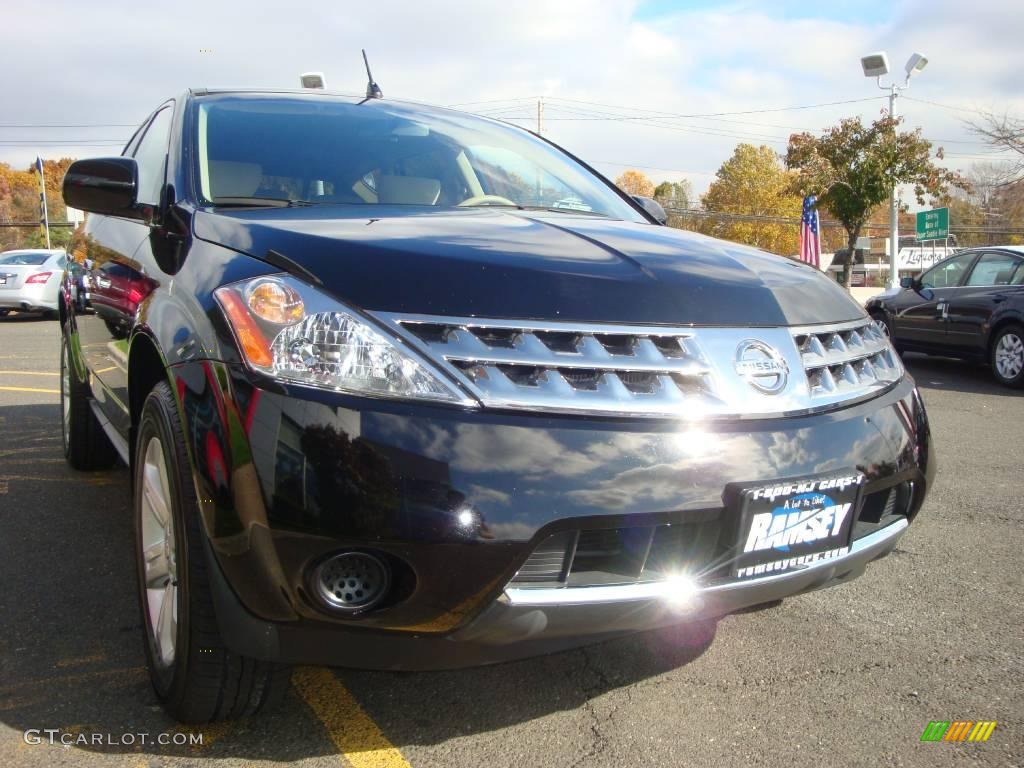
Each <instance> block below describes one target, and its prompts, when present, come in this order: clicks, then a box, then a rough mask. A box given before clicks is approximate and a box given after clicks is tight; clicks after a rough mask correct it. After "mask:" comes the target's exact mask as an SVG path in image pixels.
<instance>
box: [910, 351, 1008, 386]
mask: <svg viewBox="0 0 1024 768" xmlns="http://www.w3.org/2000/svg"><path fill="white" fill-rule="evenodd" d="M903 364H904V365H905V366H906V367H907V370H908V371H910V375H911V376H913V377H914V380H915V381H917V384H918V386H920V387H922V388H923V389H941V390H946V391H951V392H964V393H969V394H975V395H1002V396H1005V397H1019V396H1020V394H1021V392H1024V390H1020V389H1013V388H1011V387H1004V386H1003V385H1002V384H1000V383H998V382H997V381H996V380H995V378H994V377H993V376H992V371H991V370H990V369H989V367H988V366H987V365H982V364H981V363H977V362H973V361H967V360H956V359H954V358H951V357H932V356H931V355H922V354H918V353H916V352H907V353H905V354H904V355H903Z"/></svg>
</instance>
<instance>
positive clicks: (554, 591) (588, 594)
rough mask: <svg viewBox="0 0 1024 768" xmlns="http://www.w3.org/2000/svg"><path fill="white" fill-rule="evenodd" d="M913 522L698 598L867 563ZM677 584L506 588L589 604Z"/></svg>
mask: <svg viewBox="0 0 1024 768" xmlns="http://www.w3.org/2000/svg"><path fill="white" fill-rule="evenodd" d="M909 525H910V523H908V522H907V521H906V520H905V519H904V520H898V521H896V522H895V523H893V524H892V525H889V526H886V527H885V528H883V529H882V530H880V531H875V532H874V533H872V534H869V535H868V536H865V537H864V538H862V539H857V540H856V541H854V542H853V544H852V545H851V546H850V551H849V552H847V553H846V554H845V555H842V556H840V557H835V558H833V559H831V560H822V561H819V562H817V563H812V564H810V565H805V566H803V567H802V568H797V569H794V570H792V571H787V572H785V573H779V574H774V575H771V576H761V577H758V578H754V579H744V580H742V581H731V582H727V583H725V584H714V585H711V586H706V587H698V589H697V591H696V592H695V593H694V596H695V597H698V598H699V597H702V596H706V595H714V594H721V593H727V592H742V591H744V590H746V589H750V590H756V589H757V588H758V587H761V586H765V585H784V584H785V583H786V582H787V581H804V580H805V579H806V577H807V576H809V575H812V574H815V573H816V572H817V571H822V570H825V569H828V568H835V567H836V566H839V565H847V564H849V563H854V564H857V563H860V562H863V563H865V564H866V563H867V562H869V561H870V560H872V559H874V557H876V556H877V555H878V554H880V553H882V552H885V551H886V550H887V549H888V548H890V547H891V546H892V545H895V543H896V541H897V540H898V539H899V538H900V536H902V535H903V533H904V532H905V531H906V530H907V528H908V527H909ZM676 589H677V587H676V586H675V585H674V584H673V583H672V582H669V581H648V582H643V583H638V584H616V585H613V586H600V587H555V588H552V587H540V588H534V589H531V588H529V587H511V588H508V589H506V590H505V596H506V597H507V598H508V600H509V602H510V603H511V604H512V605H529V606H554V605H588V604H594V603H621V602H630V601H636V600H659V599H666V598H670V597H672V596H673V594H674V592H675V591H676Z"/></svg>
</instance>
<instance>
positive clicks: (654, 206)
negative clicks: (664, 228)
mask: <svg viewBox="0 0 1024 768" xmlns="http://www.w3.org/2000/svg"><path fill="white" fill-rule="evenodd" d="M630 197H632V198H633V199H634V200H636V202H637V203H639V205H640V207H641V208H643V209H644V210H645V211H647V213H649V214H650V215H651V216H653V217H654V220H655V221H657V222H658V223H659V224H667V223H668V214H667V213H665V209H664V208H662V207H661V203H659V202H658V201H657V200H655V199H654V198H653V197H644V196H643V195H630Z"/></svg>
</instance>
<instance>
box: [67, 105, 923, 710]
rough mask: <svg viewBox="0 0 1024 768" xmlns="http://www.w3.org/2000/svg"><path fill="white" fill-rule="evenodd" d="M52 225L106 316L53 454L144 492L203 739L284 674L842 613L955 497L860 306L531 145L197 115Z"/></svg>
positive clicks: (359, 125) (167, 631) (503, 132)
mask: <svg viewBox="0 0 1024 768" xmlns="http://www.w3.org/2000/svg"><path fill="white" fill-rule="evenodd" d="M64 197H65V200H66V201H67V203H68V204H69V205H72V206H74V207H77V208H79V209H84V210H87V211H90V212H91V213H90V215H89V217H88V220H87V222H86V225H85V228H84V232H83V233H82V235H81V236H80V237H79V238H78V240H77V241H76V242H75V243H74V245H73V249H74V251H75V253H76V255H77V257H78V258H79V259H80V260H82V261H85V259H89V263H90V264H91V265H93V269H94V274H95V275H96V280H95V282H94V285H95V293H94V298H93V303H94V305H95V306H96V308H97V312H96V313H95V314H76V313H75V311H74V310H75V308H74V306H73V305H72V304H71V302H70V301H65V303H64V305H63V306H62V308H61V321H62V327H63V332H64V344H63V346H62V351H61V371H62V377H61V382H62V386H61V391H62V402H63V406H64V411H63V412H64V420H63V436H64V449H65V453H66V455H67V457H68V459H69V461H70V462H71V464H72V465H73V466H75V467H77V468H80V469H88V468H96V467H103V466H109V465H110V464H111V463H112V462H113V461H114V460H115V458H116V457H117V456H120V457H122V459H123V460H124V461H125V462H126V463H128V464H129V465H130V467H131V472H132V478H133V488H134V497H133V506H132V508H133V514H134V516H135V521H136V532H137V533H136V563H137V573H138V583H139V596H140V602H141V606H142V611H143V616H144V628H145V637H146V654H147V659H148V664H149V670H150V676H151V679H152V682H153V686H154V689H155V690H156V693H157V696H158V697H159V699H160V701H161V702H163V704H164V705H165V706H166V707H167V709H168V710H169V711H170V712H171V713H172V714H173V715H174V716H175V717H177V718H179V719H182V720H188V721H203V720H210V719H213V718H221V717H230V716H235V715H241V714H246V713H251V712H255V711H258V710H261V709H265V708H266V707H268V706H270V705H271V704H272V703H273V702H274V701H276V700H278V699H279V698H280V696H281V694H282V692H283V690H284V688H285V686H286V685H287V680H288V671H287V670H288V667H287V665H288V664H293V663H316V664H336V665H344V666H359V667H371V668H383V669H429V668H440V667H457V666H465V665H473V664H481V663H487V662H493V661H499V660H502V659H510V658H516V657H522V656H526V655H529V654H536V653H544V652H549V651H555V650H559V649H562V648H567V647H571V646H574V645H579V644H581V643H585V642H594V641H597V640H602V639H605V638H609V637H613V636H615V635H619V634H622V633H624V632H631V631H636V630H641V629H647V628H652V627H658V626H662V625H665V624H669V623H672V622H679V621H684V620H687V619H693V618H697V617H702V616H705V617H715V616H720V615H723V614H726V613H729V612H732V611H735V610H737V609H740V608H745V607H749V606H752V605H758V604H763V603H770V602H772V601H775V600H778V599H780V598H783V597H788V596H790V595H795V594H798V593H801V592H805V591H808V590H812V589H818V588H820V587H824V586H828V585H831V584H836V583H840V582H843V581H846V580H849V579H852V578H855V577H856V576H858V575H860V574H861V573H862V572H863V571H864V569H865V567H866V566H867V564H868V563H869V562H870V561H872V560H875V559H877V558H879V557H881V556H883V555H885V554H887V553H888V552H890V551H891V550H892V549H893V547H894V546H895V545H896V542H897V540H898V539H899V538H900V536H902V535H903V533H904V532H905V531H906V529H907V527H908V526H909V524H910V523H911V521H912V520H913V519H914V518H915V516H916V515H917V513H918V510H919V509H920V508H921V504H922V502H923V500H924V498H925V494H926V492H927V491H928V488H929V486H930V483H931V480H932V478H933V476H934V472H935V461H934V458H933V456H932V451H931V445H930V436H929V430H928V421H927V418H926V415H925V410H924V407H923V405H922V402H921V399H920V397H919V396H918V393H917V390H916V388H915V385H914V382H913V381H912V380H911V378H910V377H909V376H908V375H907V374H906V372H905V371H904V369H903V367H902V365H901V363H900V360H899V357H898V356H897V355H896V353H895V351H894V350H893V349H892V347H891V346H890V344H889V341H888V340H887V339H886V338H885V336H884V335H883V334H882V333H881V332H880V331H879V330H878V329H877V328H876V327H875V325H874V323H873V322H872V321H871V318H870V317H868V316H867V315H866V314H865V312H864V310H863V309H862V308H861V307H859V306H858V305H857V304H855V303H854V302H853V301H851V300H850V298H849V297H848V295H847V293H846V292H845V291H843V290H842V289H841V288H839V287H838V286H837V285H836V284H835V283H834V282H832V281H830V280H828V279H827V278H826V277H824V276H823V275H821V274H820V273H819V272H818V271H817V270H815V269H812V268H810V267H808V266H806V265H803V264H800V263H797V262H794V261H790V260H787V259H783V258H780V257H776V256H772V255H770V254H766V253H763V252H760V251H757V250H754V249H751V248H747V247H744V246H739V245H735V244H731V243H726V242H722V241H718V240H714V239H711V238H707V237H703V236H701V235H697V234H694V233H688V232H682V231H679V230H675V229H670V228H668V227H665V226H661V225H660V224H659V222H658V220H657V217H656V215H655V214H656V213H657V209H656V208H654V207H651V208H648V207H647V206H646V205H643V204H641V203H640V202H638V201H637V200H634V199H632V198H630V197H629V196H627V195H624V194H622V193H621V192H620V191H619V190H618V189H616V187H615V186H614V185H613V184H611V183H610V182H609V181H607V180H606V179H604V178H603V177H601V176H600V175H598V174H597V173H595V172H594V171H593V170H591V169H590V168H589V167H587V166H586V165H584V164H583V163H581V162H580V161H578V160H577V159H575V158H574V157H572V156H571V155H569V154H567V153H565V152H564V151H562V150H560V149H559V148H557V147H555V146H554V145H552V144H550V143H548V142H546V141H544V140H542V139H540V138H538V137H536V136H534V135H532V134H530V133H529V132H527V131H524V130H521V129H519V128H515V127H512V126H508V125H506V124H502V123H499V122H495V121H491V120H485V119H482V118H477V117H473V116H470V115H466V114H464V113H460V112H457V111H452V110H444V109H433V108H428V107H424V106H419V105H414V104H404V103H397V102H392V101H385V100H383V99H368V100H356V99H351V98H346V97H342V96H339V95H333V94H329V93H324V92H308V91H305V92H237V91H224V92H213V91H205V90H203V91H190V92H188V93H186V94H184V95H183V96H181V97H179V98H177V99H174V100H172V101H169V102H167V103H165V104H163V105H162V106H161V107H160V108H159V109H158V110H157V111H156V112H155V113H153V115H151V116H150V118H149V119H147V120H146V122H145V123H144V125H143V126H142V128H140V129H139V131H137V132H136V134H135V136H134V137H133V138H132V140H131V142H130V143H129V144H128V146H127V147H126V148H125V150H124V153H123V154H122V155H121V156H120V157H113V158H104V159H98V160H83V161H79V162H77V163H75V164H73V165H72V166H71V167H70V168H69V170H68V172H67V176H66V179H65V182H64ZM652 211H653V212H654V213H652ZM104 276H106V277H104ZM120 278H123V280H122V281H121V282H120V283H118V284H117V285H116V286H115V281H116V280H117V279H120ZM106 279H109V283H110V285H109V286H107V285H106V284H105V283H104V282H103V281H104V280H106ZM115 288H116V289H117V292H116V293H117V295H116V296H115V291H114V289H115ZM104 291H107V293H109V294H110V295H109V296H108V295H105V294H104ZM115 309H116V311H115ZM108 310H109V311H108ZM111 318H115V322H113V323H112V322H110V320H111ZM794 631H796V630H794ZM769 652H770V649H769Z"/></svg>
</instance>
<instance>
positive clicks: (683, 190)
mask: <svg viewBox="0 0 1024 768" xmlns="http://www.w3.org/2000/svg"><path fill="white" fill-rule="evenodd" d="M654 198H655V199H656V200H658V201H659V202H660V203H661V204H662V205H664V206H668V207H671V208H689V207H690V200H692V199H693V187H691V186H690V182H689V180H687V179H683V180H682V181H675V182H672V181H663V182H661V184H659V185H658V186H656V187H655V188H654Z"/></svg>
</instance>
